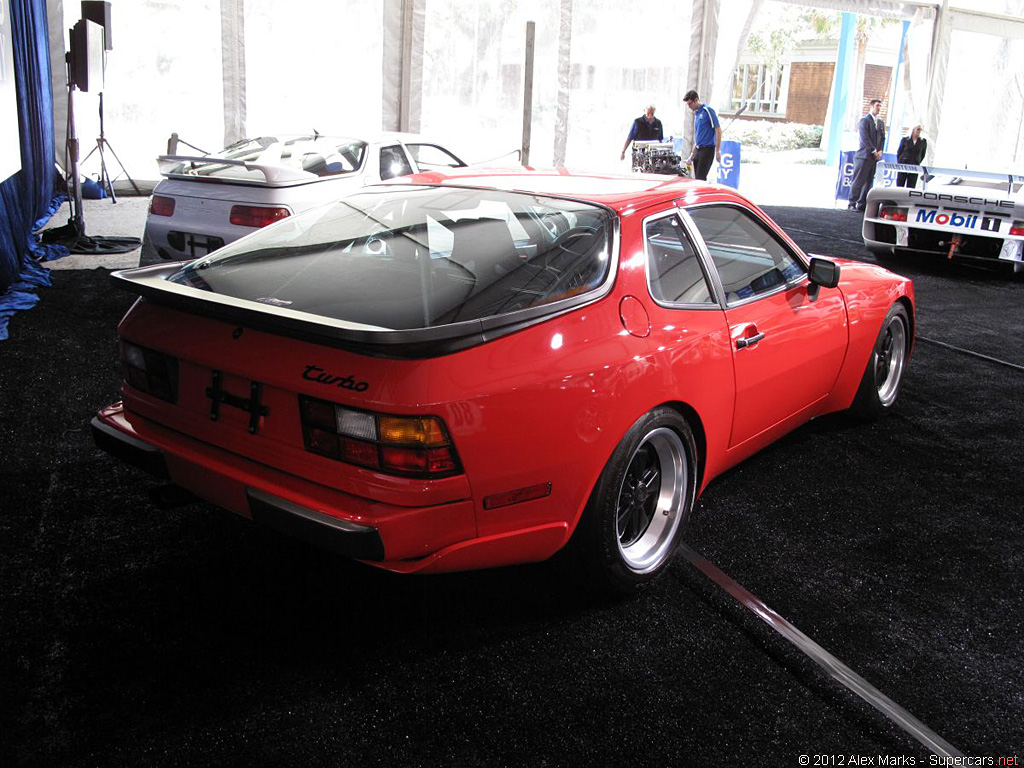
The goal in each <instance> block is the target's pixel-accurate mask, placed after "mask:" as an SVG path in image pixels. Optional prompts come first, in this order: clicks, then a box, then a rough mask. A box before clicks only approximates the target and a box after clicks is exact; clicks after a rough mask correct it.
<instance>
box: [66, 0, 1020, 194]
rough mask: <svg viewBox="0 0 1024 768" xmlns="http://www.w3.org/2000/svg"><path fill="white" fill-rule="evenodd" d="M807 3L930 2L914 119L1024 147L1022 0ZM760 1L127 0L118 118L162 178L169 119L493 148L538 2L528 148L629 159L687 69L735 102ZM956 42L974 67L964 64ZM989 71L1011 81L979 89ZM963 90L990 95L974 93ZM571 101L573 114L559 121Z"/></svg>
mask: <svg viewBox="0 0 1024 768" xmlns="http://www.w3.org/2000/svg"><path fill="white" fill-rule="evenodd" d="M795 2H797V3H798V4H801V5H806V6H814V7H818V8H826V9H834V10H845V11H854V12H859V13H865V14H872V15H880V16H888V17H891V18H899V19H907V18H910V19H914V23H913V25H912V30H911V34H910V38H909V42H908V49H909V58H910V64H909V65H908V75H907V77H906V79H907V80H908V81H910V82H911V83H912V84H913V90H912V91H911V97H912V105H913V106H912V112H917V113H918V114H913V115H908V116H907V117H908V121H909V120H912V119H915V118H916V119H917V120H918V121H920V122H924V123H925V125H926V128H927V129H928V130H929V132H930V134H931V137H930V138H931V139H932V142H931V143H932V144H933V149H934V155H933V158H947V159H953V158H957V159H959V160H960V164H963V162H967V163H980V164H984V165H985V166H986V167H991V166H992V162H993V159H994V158H995V157H996V155H997V153H998V155H999V157H1004V158H1007V160H1008V162H1009V161H1013V159H1014V158H1016V162H1017V163H1020V162H1021V161H1024V150H1022V147H1021V137H1020V135H1019V134H1020V131H1019V130H1017V129H1019V126H1020V119H1021V116H1022V114H1024V81H1022V80H1021V75H1020V74H1019V73H1020V72H1021V71H1022V67H1021V64H1022V61H1021V56H1022V53H1021V43H1022V40H1021V38H1022V36H1024V20H1022V19H1021V18H1020V13H1021V11H1022V6H1024V0H978V1H977V2H972V3H970V4H968V3H967V2H966V0H963V3H962V6H963V7H962V6H961V4H960V3H958V2H956V1H955V0H954V1H953V2H950V0H941V2H934V3H929V2H921V1H919V0H907V1H906V2H895V1H893V2H887V1H886V0H861V1H860V2H857V1H856V0H795ZM751 4H752V0H742V2H733V0H730V2H729V3H727V4H726V3H722V2H721V0H692V2H685V1H682V0H681V1H680V2H673V3H667V4H662V5H661V6H658V7H657V8H655V9H649V8H647V7H644V8H642V9H641V8H633V7H623V6H622V5H621V4H620V3H618V2H615V0H571V2H569V1H568V0H287V1H286V0H188V2H187V3H185V4H184V7H183V6H182V5H181V4H179V3H175V2H172V0H133V1H132V2H122V1H121V0H113V2H112V14H113V25H114V29H115V34H114V38H115V48H114V50H112V51H111V52H110V53H109V54H108V64H107V71H106V87H105V107H106V135H107V138H108V140H109V141H110V143H111V146H112V147H113V148H114V149H115V150H116V151H117V154H118V157H119V158H120V160H121V161H123V162H124V165H125V167H126V168H127V169H128V171H129V172H130V173H131V174H132V175H133V176H134V177H136V178H139V179H152V178H156V165H155V162H154V159H155V157H156V155H158V154H161V153H162V152H164V151H165V148H166V141H167V138H168V137H169V136H170V134H171V133H172V132H176V133H178V134H179V136H180V137H181V138H182V139H183V140H184V141H187V142H188V143H190V144H194V145H196V146H198V147H201V148H203V149H217V148H219V147H220V146H222V145H223V143H224V142H225V140H231V139H233V138H236V137H238V136H241V135H258V134H260V133H267V132H278V131H281V132H309V131H313V130H317V131H320V132H321V133H362V132H374V131H376V130H379V129H380V128H381V127H382V126H384V127H387V128H402V127H404V128H410V129H413V130H415V129H416V128H417V127H418V128H420V129H421V130H422V131H423V132H424V133H425V134H428V135H432V136H436V137H437V138H438V139H440V140H443V141H446V142H448V143H449V144H451V145H452V147H453V148H454V149H456V151H458V152H459V153H460V154H462V155H464V156H465V157H466V159H469V160H486V159H490V158H492V157H494V156H496V155H500V154H502V153H506V152H508V151H510V150H514V149H516V148H518V147H519V145H520V140H521V135H522V98H523V64H524V58H525V53H524V42H525V26H526V22H527V21H528V20H533V21H535V22H536V25H537V35H536V54H535V72H536V75H535V82H534V101H533V103H534V114H533V140H532V157H531V163H532V164H533V165H537V166H543V165H548V164H551V163H552V162H553V161H554V160H555V159H556V158H557V159H559V160H560V159H562V157H561V156H562V154H563V152H564V160H565V163H566V164H567V165H569V166H571V167H589V168H595V169H598V170H611V169H619V170H625V169H626V168H628V164H626V163H620V162H619V160H618V153H619V150H620V149H621V147H622V142H623V141H624V139H625V136H626V133H627V131H628V128H629V124H630V122H631V120H632V119H633V118H634V117H636V116H637V115H639V114H640V113H641V111H642V109H643V107H644V106H645V105H646V104H648V103H652V102H653V103H655V104H656V105H657V107H658V116H659V117H660V118H661V119H662V121H663V122H664V124H665V129H666V133H668V134H674V135H676V136H681V135H683V134H684V132H686V131H688V130H689V126H691V125H692V117H691V115H690V113H689V111H688V110H687V109H686V108H685V105H683V103H682V94H683V93H684V92H685V91H686V90H687V89H689V88H690V87H694V88H697V90H698V91H699V92H700V93H701V97H702V98H704V99H705V100H707V101H709V103H711V104H712V106H715V107H716V108H721V107H722V103H721V102H722V100H723V99H724V98H725V94H726V93H727V89H728V79H729V76H730V74H731V71H732V67H733V66H734V63H735V59H736V52H737V49H738V47H739V41H740V40H741V39H742V37H743V29H744V28H747V27H748V25H747V24H746V21H747V19H748V12H749V9H750V7H751ZM765 5H768V4H767V3H766V4H765ZM968 5H969V7H967V6H968ZM570 9H571V14H569V15H568V16H566V15H564V12H565V11H566V10H570ZM48 13H49V14H50V25H51V35H50V36H51V62H52V65H53V76H52V80H53V82H52V85H53V89H54V105H55V107H54V114H55V125H56V129H57V133H58V139H57V142H58V146H57V157H58V160H59V161H62V160H63V157H64V137H63V130H64V125H65V122H66V114H65V109H66V103H67V90H66V85H65V82H64V66H63V61H64V51H65V50H66V44H67V27H70V26H71V25H72V24H73V23H74V21H75V20H77V18H78V17H79V15H80V9H79V6H78V3H77V1H76V2H75V3H73V4H71V5H68V6H67V7H65V6H64V4H63V3H62V0H48ZM563 18H567V19H568V20H569V22H568V26H566V27H561V29H563V30H564V31H571V35H570V34H564V33H563V34H562V36H561V46H560V36H559V32H560V24H561V21H562V19H563ZM934 19H942V20H944V22H945V24H944V25H943V23H942V22H939V23H938V24H936V22H935V21H934ZM62 46H63V47H62ZM981 54H985V55H981ZM950 57H952V58H950ZM950 60H952V61H953V62H957V61H970V62H971V66H970V67H966V66H963V67H958V66H954V67H950V66H949V65H948V62H949V61H950ZM925 68H926V72H927V74H925ZM560 71H561V73H562V88H561V89H559V73H560ZM979 73H980V75H979ZM922 75H924V77H922ZM979 77H982V78H984V81H985V88H986V89H991V90H992V91H993V92H995V93H997V94H1001V95H1002V96H1001V98H998V99H993V100H988V101H989V102H990V103H984V101H985V100H982V99H973V98H972V95H973V94H974V93H978V89H979V79H978V78H979ZM566 81H567V82H568V86H566ZM560 93H561V102H560V101H559V98H560ZM926 94H927V97H926ZM965 99H966V100H967V101H968V102H970V104H971V105H973V107H974V109H973V110H967V109H965V108H964V102H965ZM97 105H98V99H97V96H96V94H94V93H89V94H77V95H76V105H75V113H76V118H77V125H78V134H79V136H80V138H81V141H82V154H83V156H84V155H85V154H86V153H87V152H88V151H89V149H91V148H92V146H93V145H94V137H95V136H96V135H98V132H99V125H98V118H97V115H96V112H97V110H96V107H97ZM559 107H561V115H562V117H561V118H560V119H561V123H562V124H563V125H567V126H568V128H567V129H563V130H559V129H558V128H557V124H558V122H559V118H558V114H559ZM921 111H924V114H921V113H920V112H921ZM556 137H558V142H557V145H556ZM963 137H969V141H970V144H971V145H972V146H973V147H976V148H977V149H978V151H979V153H980V156H979V157H978V158H977V159H975V158H974V157H973V156H971V154H970V153H969V152H968V153H965V152H964V151H962V150H959V151H958V149H957V148H958V147H960V146H961V144H963ZM506 161H507V160H506ZM98 170H99V166H98V162H96V159H95V158H93V159H91V160H90V162H89V163H87V164H86V165H85V167H84V168H83V172H85V173H89V174H91V175H94V174H95V173H97V172H98ZM118 170H119V169H118V168H116V167H115V168H114V169H113V172H114V174H115V175H116V173H117V171H118Z"/></svg>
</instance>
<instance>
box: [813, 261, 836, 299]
mask: <svg viewBox="0 0 1024 768" xmlns="http://www.w3.org/2000/svg"><path fill="white" fill-rule="evenodd" d="M807 279H808V280H810V283H811V284H810V285H809V286H808V288H807V295H808V296H810V297H811V301H814V300H815V299H817V298H818V291H819V290H820V289H821V288H835V287H836V286H837V285H839V265H838V264H836V263H835V262H834V261H829V260H828V259H819V258H818V257H817V256H812V257H811V265H810V268H809V269H808V271H807Z"/></svg>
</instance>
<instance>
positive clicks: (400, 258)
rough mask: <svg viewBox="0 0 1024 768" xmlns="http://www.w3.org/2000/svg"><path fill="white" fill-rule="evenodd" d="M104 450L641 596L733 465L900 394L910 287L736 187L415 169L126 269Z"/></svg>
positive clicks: (190, 482) (402, 536)
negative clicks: (565, 558)
mask: <svg viewBox="0 0 1024 768" xmlns="http://www.w3.org/2000/svg"><path fill="white" fill-rule="evenodd" d="M114 278H115V280H116V281H117V282H119V283H120V284H121V285H122V286H123V287H125V288H128V289H129V290H131V291H134V292H136V293H137V294H139V296H140V298H139V299H138V300H137V301H136V303H135V304H134V306H133V307H132V308H131V310H130V311H129V312H128V314H127V315H126V316H125V318H124V319H123V321H122V322H121V325H120V327H119V335H120V349H121V357H122V361H123V365H124V376H125V379H124V384H123V387H122V391H121V397H122V400H121V401H119V402H116V403H114V404H113V405H111V406H109V407H107V408H104V409H103V410H102V411H100V413H99V415H98V416H97V417H96V418H95V419H94V420H93V434H94V437H95V439H96V441H97V443H98V445H99V446H100V447H101V448H103V449H105V450H106V451H108V452H110V453H112V454H114V455H116V456H118V457H120V458H122V459H124V460H125V461H128V462H130V463H132V464H135V465H137V466H141V467H143V468H145V469H148V470H149V471H150V472H151V473H153V474H155V475H157V476H159V477H162V478H165V479H166V480H167V481H168V483H169V486H170V487H177V488H180V489H184V490H186V491H188V492H189V493H191V494H193V495H195V496H198V497H200V498H202V499H205V500H207V501H209V502H211V503H213V504H216V505H219V506H221V507H224V508H226V509H229V510H231V511H233V512H236V513H237V514H240V515H242V516H244V517H250V518H252V519H253V520H255V521H256V522H257V523H263V524H266V525H269V526H272V527H275V528H278V529H281V530H284V531H286V532H288V533H290V534H292V535H295V536H298V537H301V538H304V539H307V540H309V541H312V542H315V543H317V544H319V545H321V546H326V547H329V548H331V549H333V550H335V551H337V552H339V553H342V554H344V555H346V556H349V557H353V558H356V559H358V560H362V561H366V562H369V563H372V564H374V565H377V566H379V567H382V568H386V569H388V570H391V571H397V572H403V573H434V572H441V571H453V570H462V569H473V568H484V567H490V566H497V565H505V564H510V563H524V562H532V561H541V560H545V559H547V558H549V557H551V556H552V555H554V554H555V553H556V552H558V551H559V550H562V549H563V548H565V547H569V550H570V554H571V555H573V556H574V557H576V558H577V562H578V563H579V567H580V568H581V569H585V570H586V571H589V572H591V573H592V574H593V575H594V576H596V577H598V578H599V579H601V580H602V581H603V583H604V584H605V585H606V586H608V587H610V588H612V589H617V590H620V591H629V590H632V589H635V588H636V587H638V586H640V585H642V584H644V583H646V582H648V581H650V580H651V579H652V578H653V577H655V576H656V575H657V574H658V573H659V572H660V571H661V570H663V569H664V568H665V566H666V564H667V563H668V562H669V561H670V559H671V558H672V555H673V554H674V553H675V551H676V550H677V546H678V544H679V542H680V539H681V536H682V533H683V530H684V526H685V523H686V520H687V516H688V515H689V513H690V510H691V509H692V507H693V504H694V500H695V498H696V497H697V495H698V494H699V493H700V492H701V491H702V489H703V488H704V487H706V486H707V484H708V483H709V482H710V481H711V479H712V478H714V477H715V476H716V475H719V474H721V473H722V472H723V471H725V470H726V469H728V468H729V467H731V466H733V465H734V464H736V463H737V462H739V461H741V460H743V459H744V458H746V457H748V456H750V455H751V454H752V453H754V452H755V451H757V450H758V449H760V448H763V447H764V446H766V445H768V444H769V443H771V442H772V441H773V440H775V439H777V438H778V437H779V436H781V435H783V434H785V433H786V432H788V431H790V430H792V429H794V428H795V427H797V426H798V425H800V424H803V423H805V422H806V421H808V420H809V419H812V418H814V417H815V416H820V415H822V414H824V413H829V412H832V411H839V410H843V409H851V410H852V411H853V412H855V413H856V414H859V415H861V416H865V417H872V416H878V415H881V414H883V413H885V412H886V411H888V410H889V409H890V408H892V407H893V404H894V403H895V401H896V398H897V395H898V393H899V387H900V381H901V377H902V374H903V372H904V368H905V366H906V363H907V361H908V359H909V356H910V352H911V347H912V340H913V335H914V304H913V286H912V284H911V282H910V281H909V280H907V279H905V278H902V277H899V276H897V275H894V274H892V273H890V272H887V271H886V270H884V269H881V268H879V267H877V266H874V265H870V264H864V263H858V262H852V261H842V262H840V261H832V260H828V259H824V258H817V257H808V256H807V255H805V254H804V253H803V251H801V249H800V248H799V247H797V245H796V244H795V243H794V242H793V241H792V240H790V239H789V237H787V236H786V234H785V233H784V232H783V231H782V230H781V229H779V227H778V226H776V225H775V224H774V223H773V222H772V221H771V220H770V219H769V218H768V217H767V216H766V215H765V214H764V213H763V212H761V211H760V210H759V209H758V208H757V207H756V206H754V205H753V204H751V203H750V202H748V201H747V200H746V199H744V198H743V197H741V196H740V195H738V194H736V193H735V192H733V191H732V190H729V189H726V188H722V187H718V186H714V185H709V184H705V183H702V182H695V181H691V180H688V179H671V180H666V178H665V177H655V176H643V175H633V176H629V177H605V176H596V175H573V174H568V173H566V172H564V171H557V172H556V171H553V172H530V171H524V170H519V171H515V172H511V171H510V172H504V171H488V172H481V171H476V172H469V171H467V172H465V173H461V174H460V173H458V172H455V173H453V174H452V175H442V174H421V175H418V176H413V177H409V178H408V179H407V180H405V181H404V182H395V183H388V184H381V185H377V186H372V187H367V188H365V189H364V190H363V191H361V192H359V193H357V194H355V195H353V196H351V197H346V198H344V199H342V200H339V201H338V202H336V203H330V204H328V205H326V206H324V207H321V208H317V209H315V210H312V211H309V212H307V213H304V214H301V215H298V216H295V217H291V218H288V219H286V220H284V221H282V222H280V223H278V224H275V225H273V226H271V227H268V228H266V229H264V230H260V231H258V232H256V233H254V234H252V235H250V236H248V237H245V238H243V239H241V240H239V241H237V242H234V243H232V244H230V245H228V246H227V247H225V248H222V249H220V250H218V251H216V252H214V253H212V254H210V255H208V256H205V257H203V258H201V259H198V260H196V261H192V262H190V263H177V264H167V265H160V266H154V267H146V268H142V269H134V270H128V271H122V272H118V273H115V275H114Z"/></svg>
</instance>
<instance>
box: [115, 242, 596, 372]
mask: <svg viewBox="0 0 1024 768" xmlns="http://www.w3.org/2000/svg"><path fill="white" fill-rule="evenodd" d="M187 263H188V262H174V263H164V264H156V265H153V266H148V267H137V268H135V269H125V270H119V271H116V272H112V273H111V274H110V277H111V278H112V279H113V280H114V283H115V284H116V285H117V286H118V287H119V288H123V289H125V290H128V291H131V292H132V293H135V294H138V295H139V296H141V297H142V298H144V299H146V300H149V301H152V302H153V303H155V304H160V305H163V306H166V307H170V308H171V309H176V310H179V311H182V312H188V313H189V314H193V315H199V316H202V317H209V318H212V319H215V320H220V321H223V322H228V323H234V324H236V325H245V326H248V327H250V328H255V329H256V330H260V331H265V332H267V333H274V334H277V335H280V336H287V337H289V338H293V339H299V340H301V341H308V342H312V343H315V344H324V345H327V346H331V347H335V348H338V349H347V350H351V351H355V352H360V353H362V354H368V355H373V356H377V357H390V358H399V359H421V358H428V357H437V356H439V355H444V354H449V353H451V352H456V351H458V350H460V349H467V348H469V347H473V346H476V345H478V344H482V343H484V342H486V341H490V340H492V339H496V338H499V337H501V336H505V335H507V334H509V333H513V332H515V331H519V330H522V329H523V328H527V327H529V326H531V325H535V324H536V323H540V322H543V321H545V320H548V319H550V318H552V317H555V316H557V315H561V314H564V313H565V312H568V311H570V310H572V309H575V308H576V307H579V306H582V305H584V304H590V303H592V302H595V301H597V300H598V299H600V298H602V297H604V296H606V295H607V294H608V292H609V291H610V290H611V287H612V283H613V281H612V279H611V278H610V275H613V274H614V269H612V270H611V271H610V273H609V279H607V280H605V282H604V283H602V285H601V286H599V287H598V288H596V289H595V290H593V291H590V292H588V293H583V294H580V295H578V296H571V297H569V298H565V299H561V300H559V301H554V302H552V303H550V304H544V305H542V306H539V307H529V308H527V309H520V310H516V311H513V312H509V313H508V314H504V315H498V316H495V317H487V318H483V319H480V320H469V321H464V322H457V323H451V324H449V325H441V326H434V327H430V328H411V329H406V330H402V329H397V330H396V329H391V328H380V327H377V326H373V325H364V324H361V323H354V322H349V321H345V320H336V319H334V318H329V317H324V316H322V315H315V314H310V313H308V312H300V311H296V310H291V309H288V308H286V307H279V306H275V305H268V304H261V303H258V302H254V301H245V300H242V299H236V298H233V297H231V296H225V295H222V294H217V293H213V292H210V291H205V290H202V289H200V288H195V287H192V286H188V285H183V284H181V283H174V282H171V281H169V280H168V279H167V278H168V277H170V276H171V275H173V274H174V273H175V272H177V271H178V270H179V269H181V268H182V267H183V266H185V265H186V264H187Z"/></svg>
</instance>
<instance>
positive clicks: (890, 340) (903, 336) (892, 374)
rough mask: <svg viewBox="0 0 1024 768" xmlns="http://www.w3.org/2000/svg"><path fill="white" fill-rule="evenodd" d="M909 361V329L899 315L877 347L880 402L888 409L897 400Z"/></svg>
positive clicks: (876, 375)
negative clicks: (905, 365) (907, 361)
mask: <svg viewBox="0 0 1024 768" xmlns="http://www.w3.org/2000/svg"><path fill="white" fill-rule="evenodd" d="M906 360H907V328H906V324H905V323H904V322H903V319H902V318H901V317H900V316H899V315H897V316H895V317H893V318H891V319H890V320H889V324H888V325H886V327H885V332H884V333H883V334H882V337H881V338H880V339H879V342H878V345H877V346H876V347H875V382H876V386H877V387H878V400H879V402H880V403H881V404H882V405H883V406H885V407H888V406H890V405H892V404H893V402H894V401H895V400H896V395H897V393H898V392H899V389H900V379H901V378H902V377H903V367H904V364H905V363H906Z"/></svg>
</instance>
